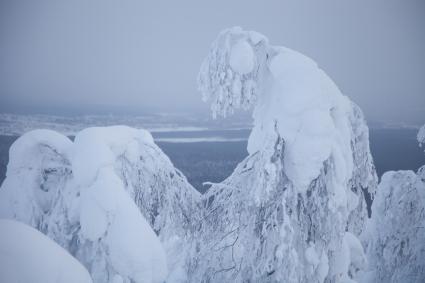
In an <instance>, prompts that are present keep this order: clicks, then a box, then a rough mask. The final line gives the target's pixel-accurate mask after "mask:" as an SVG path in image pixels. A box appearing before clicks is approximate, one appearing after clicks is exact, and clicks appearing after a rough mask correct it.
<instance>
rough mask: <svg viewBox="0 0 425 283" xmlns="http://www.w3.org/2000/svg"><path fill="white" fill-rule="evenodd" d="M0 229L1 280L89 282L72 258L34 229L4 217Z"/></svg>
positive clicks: (82, 268) (41, 282)
mask: <svg viewBox="0 0 425 283" xmlns="http://www.w3.org/2000/svg"><path fill="white" fill-rule="evenodd" d="M0 230H1V235H0V282H7V283H20V282H33V283H56V282H62V283H67V282H69V283H74V282H81V283H90V282H92V280H91V278H90V275H89V273H88V272H87V270H86V269H85V268H84V267H83V266H82V265H81V264H80V263H79V262H78V261H77V260H76V259H75V258H73V257H72V256H71V255H70V254H68V252H67V251H65V250H64V249H62V248H61V247H60V246H58V245H57V244H56V243H55V242H53V241H52V240H50V239H49V238H47V237H46V236H44V235H43V234H42V233H40V232H38V231H37V230H35V229H33V228H31V227H29V226H27V225H25V224H22V223H19V222H16V221H13V220H5V219H1V220H0Z"/></svg>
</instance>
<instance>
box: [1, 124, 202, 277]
mask: <svg viewBox="0 0 425 283" xmlns="http://www.w3.org/2000/svg"><path fill="white" fill-rule="evenodd" d="M163 155H164V154H163V153H162V152H161V151H160V150H159V148H157V146H156V145H155V144H154V143H153V140H152V137H151V136H150V134H149V133H148V132H146V131H144V130H135V129H131V128H128V127H125V126H115V127H108V128H88V129H86V130H83V131H82V132H80V133H79V134H77V136H76V137H75V141H74V143H72V142H71V141H70V140H69V139H67V138H66V137H64V136H62V135H60V134H58V133H55V132H52V131H45V130H37V131H33V132H29V133H27V134H25V135H23V136H22V137H20V138H19V139H18V140H17V141H16V142H15V143H14V144H13V145H12V147H11V150H10V163H9V165H8V172H7V178H6V180H5V181H4V183H3V184H2V187H1V188H0V217H5V218H11V219H17V220H19V221H22V222H24V223H27V224H29V225H31V226H33V227H35V228H37V229H38V230H40V231H41V232H43V233H44V234H46V235H47V236H48V237H50V238H51V239H53V240H54V241H56V242H57V243H58V244H59V245H61V246H62V247H64V248H65V249H66V250H68V251H69V252H70V253H71V254H72V255H74V256H75V257H76V258H77V259H78V260H79V261H80V262H81V263H83V265H84V266H85V267H86V268H87V269H88V270H89V272H90V274H91V276H92V278H93V280H94V281H95V282H115V281H116V280H123V281H124V282H127V281H132V282H163V281H164V280H165V279H166V276H167V273H168V272H167V261H166V252H165V251H164V248H163V246H162V244H161V242H160V240H159V238H158V237H157V235H156V234H155V232H154V230H153V229H152V228H151V226H150V225H152V226H155V227H156V229H158V230H162V229H163V230H164V231H168V232H169V231H171V230H172V228H173V226H172V225H171V224H170V223H169V222H168V221H170V220H169V219H166V220H159V219H157V218H161V217H164V218H166V217H167V216H169V215H171V212H170V211H168V210H163V209H162V208H163V206H164V205H165V206H168V205H170V206H171V209H172V208H174V207H176V206H179V207H180V210H177V209H176V210H175V211H174V214H175V215H174V216H172V217H171V221H172V220H176V219H186V217H187V216H186V215H179V213H183V212H184V213H190V210H189V208H188V207H187V206H186V205H185V203H184V202H182V203H175V204H173V202H176V198H179V197H182V195H183V193H181V194H178V190H181V191H184V192H185V193H186V194H187V195H189V196H191V197H192V198H193V200H194V199H195V197H196V196H197V195H196V194H192V192H191V191H190V190H191V189H193V188H192V187H190V185H188V186H185V185H186V183H185V181H186V180H185V179H183V178H181V177H180V178H178V177H176V178H175V179H176V180H175V181H173V182H174V183H171V184H175V183H179V182H180V183H181V185H182V186H181V187H178V188H170V186H171V184H168V185H169V186H168V187H167V186H164V187H162V185H163V183H161V182H158V181H157V182H156V183H157V184H156V186H149V185H150V184H149V183H148V181H152V180H151V179H155V178H156V177H157V176H149V174H153V173H152V171H149V170H146V171H145V172H141V170H142V169H144V168H145V167H146V166H150V167H152V166H155V158H156V157H157V156H159V157H158V159H159V160H160V161H161V160H162V161H164V160H165V161H164V162H165V164H157V165H156V166H163V167H165V168H163V169H162V170H163V171H165V172H166V173H167V174H171V173H172V172H171V171H172V170H173V169H174V167H173V166H172V164H171V162H169V160H168V158H166V157H163ZM147 157H149V158H150V159H149V160H144V159H145V158H147ZM167 162H168V163H167ZM165 165H166V166H168V167H166V166H165ZM167 170H168V171H167ZM173 172H174V173H176V171H175V169H174V171H173ZM136 176H138V177H139V178H140V177H146V178H144V182H142V181H141V180H139V179H134V178H135V177H136ZM149 177H150V178H149ZM170 182H171V181H170ZM148 186H149V187H148ZM156 189H158V190H156ZM166 190H169V193H168V194H166V193H165V191H166ZM193 190H194V189H193ZM159 194H163V195H160V196H159V198H158V195H159ZM171 194H173V196H175V198H172V197H171V196H170V195H171ZM154 196H156V198H154ZM142 197H146V198H147V199H142ZM164 199H165V200H164ZM188 199H189V200H188V201H187V202H189V201H190V200H191V199H190V198H189V197H188ZM161 202H163V203H165V204H163V203H161ZM136 203H137V205H136ZM140 203H143V205H140ZM185 209H186V210H185ZM152 211H155V215H154V216H155V217H152V216H153V215H152V214H151V212H152ZM164 211H165V212H164ZM145 217H146V218H147V219H149V221H147V220H146V218H145ZM160 225H163V226H160ZM175 225H181V226H182V227H180V229H184V228H186V227H185V226H184V225H187V226H189V225H190V223H182V222H178V221H176V223H175ZM188 230H189V229H188ZM179 231H180V230H176V231H175V234H174V236H181V237H182V238H184V233H182V232H179ZM170 234H171V232H169V233H162V235H161V237H162V239H163V241H164V242H165V243H166V244H168V242H167V240H168V237H171V235H170ZM182 241H183V240H181V241H175V242H176V244H175V245H176V246H178V245H181V243H182ZM171 248H175V246H171ZM171 248H170V249H171ZM173 263H174V264H176V265H178V263H176V262H173Z"/></svg>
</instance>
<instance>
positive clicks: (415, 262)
mask: <svg viewBox="0 0 425 283" xmlns="http://www.w3.org/2000/svg"><path fill="white" fill-rule="evenodd" d="M418 142H419V144H423V143H425V126H423V127H422V128H421V129H420V130H419V132H418ZM362 238H363V242H364V244H365V246H366V247H367V257H368V261H369V263H370V266H369V268H368V271H367V272H365V273H364V275H363V276H364V277H363V281H364V282H418V283H419V282H424V281H425V165H424V166H422V167H421V168H419V169H418V171H417V172H416V173H415V172H413V171H397V172H393V171H390V172H386V173H385V174H384V175H383V176H382V179H381V182H380V184H379V186H378V190H377V193H376V196H375V199H374V201H373V204H372V217H371V219H370V220H369V221H368V224H367V229H365V231H364V233H363V234H362Z"/></svg>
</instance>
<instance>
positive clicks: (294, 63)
mask: <svg viewBox="0 0 425 283" xmlns="http://www.w3.org/2000/svg"><path fill="white" fill-rule="evenodd" d="M198 82H199V88H200V90H201V92H202V94H203V97H204V99H205V100H209V101H211V102H212V106H211V108H212V111H213V115H214V116H216V115H223V116H225V115H227V114H229V113H232V112H233V111H234V110H235V109H238V108H245V109H247V108H253V109H254V114H253V116H254V128H253V131H252V133H251V135H250V138H249V141H248V152H249V157H247V158H246V159H245V160H244V161H243V162H242V163H240V164H239V165H238V167H237V168H236V170H235V172H234V173H233V174H232V175H231V176H230V177H229V178H228V179H226V180H225V181H224V182H223V183H221V184H216V185H213V186H212V187H211V188H210V190H209V191H208V192H207V193H206V195H205V197H204V205H205V209H204V211H203V215H202V217H203V221H202V222H200V224H199V226H200V227H199V230H198V231H197V232H196V235H195V236H194V239H195V243H194V245H193V249H192V256H191V257H190V259H191V261H190V265H189V266H188V274H189V276H190V280H191V281H192V282H201V281H207V282H208V281H211V282H230V281H237V282H242V281H249V280H251V281H262V282H274V281H284V282H325V281H326V282H342V281H344V282H347V281H350V280H355V279H356V275H357V271H359V270H361V269H362V268H364V266H365V258H364V255H363V251H362V246H361V244H360V242H359V241H358V239H357V237H356V236H357V235H359V233H360V232H361V231H362V230H363V228H364V224H365V219H366V217H367V211H366V202H365V194H367V195H368V196H373V194H374V192H375V189H376V185H377V177H376V173H375V169H374V166H373V161H372V158H371V154H370V151H369V139H368V128H367V126H366V124H365V121H364V119H363V115H362V113H361V111H360V109H359V108H358V107H357V106H356V105H354V104H353V103H352V102H350V100H349V99H348V98H347V97H345V96H343V95H342V94H341V93H340V91H339V89H338V88H337V87H336V86H335V84H334V83H333V82H332V80H331V79H330V78H329V77H328V76H327V75H326V74H325V73H324V72H323V71H322V70H321V69H319V68H318V67H317V65H316V63H314V62H313V61H312V60H311V59H310V58H308V57H306V56H304V55H302V54H300V53H298V52H295V51H293V50H290V49H287V48H284V47H276V46H272V45H270V44H269V43H268V40H267V39H266V38H265V37H264V36H263V35H260V34H258V33H256V32H251V31H243V30H242V29H240V28H232V29H228V30H225V31H223V32H222V33H220V35H219V36H218V38H217V39H216V41H215V42H214V43H213V45H212V48H211V50H210V52H209V54H208V57H207V58H206V59H205V61H204V63H203V65H202V67H201V72H200V74H199V78H198Z"/></svg>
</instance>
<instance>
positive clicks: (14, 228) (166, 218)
mask: <svg viewBox="0 0 425 283" xmlns="http://www.w3.org/2000/svg"><path fill="white" fill-rule="evenodd" d="M193 40H194V41H196V38H194V39H193ZM211 42H212V44H211V46H210V47H209V50H208V46H205V50H208V52H207V54H204V56H205V57H204V60H203V61H202V62H199V67H198V68H199V69H200V71H199V73H198V76H197V87H198V90H199V92H198V96H199V99H200V100H201V99H202V100H203V101H204V103H206V105H208V107H209V109H210V111H209V113H208V115H209V116H211V117H212V119H214V121H227V120H225V119H236V118H232V117H239V116H240V115H246V116H248V117H249V118H248V119H250V121H252V126H251V127H250V128H249V131H248V132H247V140H246V146H245V145H244V148H243V150H245V148H246V156H244V157H243V158H241V160H238V161H237V165H235V166H234V167H233V165H232V164H233V163H225V157H221V156H220V157H219V158H220V162H221V163H220V164H221V165H220V166H222V167H220V166H218V165H217V166H218V167H217V166H216V165H214V164H215V163H214V164H213V163H211V164H210V165H208V166H209V167H208V168H204V169H203V168H199V170H201V169H202V170H204V171H203V172H208V171H215V170H220V168H223V166H224V165H225V166H227V167H229V168H231V173H230V174H229V175H225V173H223V172H220V174H221V175H225V176H224V177H223V178H222V179H220V180H219V181H217V182H215V181H214V182H213V181H209V180H204V179H202V178H201V177H200V180H201V181H199V183H200V185H199V186H201V187H205V191H200V190H199V189H198V188H197V187H196V188H195V186H194V184H193V183H192V182H191V181H189V180H191V179H190V178H187V177H186V176H185V173H184V172H183V171H182V170H180V168H177V167H176V165H175V164H174V160H173V158H171V157H170V156H168V155H167V154H166V152H168V151H167V150H164V148H163V147H162V146H161V138H162V139H163V140H162V142H164V141H168V142H169V141H170V140H166V139H167V138H168V139H170V137H171V138H174V140H173V142H175V143H178V142H181V140H178V141H176V139H177V138H176V137H174V136H171V135H170V137H168V136H165V134H163V135H164V136H159V138H158V137H157V136H156V135H155V133H153V134H152V133H151V132H156V133H161V131H158V130H157V131H156V130H152V129H153V127H150V126H147V127H146V128H142V127H140V126H139V124H137V125H135V124H133V123H126V122H123V123H122V125H113V124H114V123H115V122H114V121H113V119H112V122H111V123H109V122H108V123H105V124H102V123H99V124H85V123H81V127H80V126H78V127H75V128H72V133H71V132H70V131H68V132H67V131H66V130H63V129H64V126H58V127H57V128H55V127H56V126H54V125H61V124H60V123H61V121H60V119H59V118H54V119H55V120H52V121H54V122H50V120H49V122H45V123H44V124H42V125H43V126H39V127H40V128H37V127H38V126H37V127H35V126H29V125H30V124H29V122H28V121H27V122H22V125H24V124H25V126H19V125H21V124H19V123H18V122H14V123H15V124H12V123H11V122H10V121H12V120H8V119H9V118H10V117H12V116H0V130H2V133H3V134H4V135H6V133H7V131H9V132H11V131H12V130H15V131H16V134H15V135H16V139H13V140H12V141H11V142H10V144H11V145H10V147H9V146H7V148H6V150H7V154H8V159H7V167H5V168H6V169H5V177H4V180H3V182H2V183H0V184H1V187H0V283H18V282H34V283H53V282H70V283H71V282H73V283H75V282H82V283H83V282H84V283H91V282H93V283H101V282H109V283H142V282H152V283H161V282H167V283H183V282H211V283H214V282H320V283H323V282H326V283H331V282H335V283H336V282H341V283H342V282H346V283H348V282H359V283H362V282H365V283H372V282H382V283H387V282H418V283H420V282H425V162H424V163H422V164H421V165H422V167H419V169H417V170H413V169H412V170H396V171H393V170H391V171H387V172H384V173H382V174H380V175H378V173H377V169H376V166H375V161H374V155H373V152H372V151H371V146H370V132H369V127H368V122H367V121H366V118H365V115H364V114H363V111H362V109H361V108H360V107H359V106H358V105H357V104H356V102H355V101H352V100H351V99H350V98H349V97H348V96H346V95H344V94H343V93H342V91H341V90H340V88H339V87H338V86H337V85H336V83H335V82H334V81H333V80H332V79H331V78H330V76H328V74H327V72H326V70H325V69H322V67H319V66H318V64H317V63H316V62H315V61H314V60H313V59H311V58H310V57H308V56H306V55H304V54H302V53H300V52H298V51H296V50H292V49H290V48H287V47H284V46H280V45H279V44H277V45H275V44H274V40H273V38H272V37H270V38H268V37H266V36H265V35H263V34H262V33H260V32H257V31H251V30H245V29H243V28H241V27H237V26H235V27H231V28H226V29H224V30H222V31H221V32H220V33H219V34H218V35H217V37H216V38H215V39H214V38H211ZM174 44H177V43H174ZM170 52H172V50H170ZM175 56H178V54H176V55H175ZM191 75H192V76H193V77H194V81H195V78H196V73H195V74H191ZM162 80H166V78H162ZM241 113H242V114H241ZM424 113H425V112H424ZM188 116H190V115H188ZM242 117H245V116H242ZM422 118H425V116H422ZM10 119H12V118H10ZM194 119H196V118H194ZM241 119H244V118H241ZM154 120H155V119H154ZM2 121H3V122H2ZM5 121H6V122H5ZM232 121H233V120H232ZM133 122H134V121H133ZM151 122H152V123H154V122H158V121H151ZM2 123H3V124H2ZM54 123H56V124H54ZM63 123H64V124H65V122H63ZM216 123H219V122H216ZM247 123H248V122H247ZM423 123H425V120H423ZM64 124H63V125H64ZM116 124H120V123H116ZM31 125H32V124H31ZM46 125H47V126H46ZM238 125H239V124H238ZM18 127H21V128H22V131H17V129H18ZM238 127H240V126H235V129H236V130H240V129H239V128H238ZM217 128H218V126H217ZM68 129H69V128H68ZM163 131H165V130H163ZM185 131H186V133H191V132H193V131H194V129H191V128H189V127H185ZM18 132H19V133H18ZM14 133H15V132H14ZM208 138H210V139H212V140H213V141H214V142H217V143H219V142H220V141H221V140H219V139H218V138H217V137H216V136H213V137H208ZM239 139H240V137H231V138H230V141H231V142H232V141H233V142H238V141H239ZM196 142H199V141H196ZM414 143H415V146H417V147H418V148H417V149H416V150H418V151H419V152H420V155H421V156H420V158H423V157H424V156H425V152H424V150H425V148H424V147H422V145H423V146H425V125H423V126H421V127H419V130H418V129H415V140H414ZM194 144H195V143H194ZM170 148H171V147H170ZM193 148H195V147H193ZM172 150H173V149H172V148H171V149H170V151H172ZM209 150H210V149H208V147H205V148H203V149H202V150H201V151H202V152H206V153H208V151H209ZM211 150H212V149H211ZM400 150H402V149H401V148H400ZM177 151H179V150H177ZM231 151H232V150H229V152H231ZM182 154H183V153H182ZM210 154H213V155H215V154H218V153H210ZM224 155H229V156H230V153H227V154H224ZM224 155H223V156H224ZM201 156H205V155H201ZM182 158H183V159H184V158H185V157H184V156H183V157H182ZM202 158H204V157H201V159H202ZM229 158H230V157H229ZM422 160H423V159H422ZM188 163H190V162H188ZM224 163H225V164H224ZM202 164H206V163H202ZM223 164H224V165H223ZM202 166H207V165H202ZM202 166H201V167H202ZM198 167H199V166H198ZM229 170H230V169H229ZM205 174H207V173H205ZM226 174H227V173H226ZM221 175H220V176H221ZM0 182H1V179H0Z"/></svg>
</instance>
